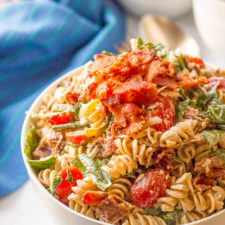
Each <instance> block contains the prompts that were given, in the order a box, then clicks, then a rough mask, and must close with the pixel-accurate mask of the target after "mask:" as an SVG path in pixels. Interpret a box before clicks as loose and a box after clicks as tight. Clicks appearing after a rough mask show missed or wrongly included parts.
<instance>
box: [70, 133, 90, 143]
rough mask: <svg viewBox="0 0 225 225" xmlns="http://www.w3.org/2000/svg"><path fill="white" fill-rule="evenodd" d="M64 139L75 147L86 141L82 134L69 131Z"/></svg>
mask: <svg viewBox="0 0 225 225" xmlns="http://www.w3.org/2000/svg"><path fill="white" fill-rule="evenodd" d="M66 138H67V140H68V141H69V142H71V143H73V144H75V145H80V144H83V143H84V142H85V141H86V140H87V136H86V135H84V134H83V132H82V133H81V132H78V131H75V132H73V131H69V132H67V133H66Z"/></svg>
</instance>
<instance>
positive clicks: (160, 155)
mask: <svg viewBox="0 0 225 225" xmlns="http://www.w3.org/2000/svg"><path fill="white" fill-rule="evenodd" d="M174 156H175V153H174V150H173V149H158V150H157V151H156V152H155V153H154V154H153V165H154V166H155V167H159V168H163V169H166V170H172V169H173V167H172V165H173V162H174Z"/></svg>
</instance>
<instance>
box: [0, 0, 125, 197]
mask: <svg viewBox="0 0 225 225" xmlns="http://www.w3.org/2000/svg"><path fill="white" fill-rule="evenodd" d="M124 24H125V23H124V17H123V14H122V12H121V10H120V9H119V8H118V6H116V5H115V4H114V3H113V2H110V1H103V0H55V1H53V0H49V1H47V0H45V1H41V0H39V1H33V0H32V1H31V0H26V1H13V2H7V3H5V4H1V5H0V129H1V131H0V196H2V195H5V194H8V193H10V192H12V191H14V190H15V189H17V188H19V187H20V186H21V185H22V184H23V183H24V182H25V181H26V180H27V178H28V177H27V174H26V171H25V167H24V164H23V161H22V156H21V153H20V132H21V127H22V123H23V120H24V118H25V111H26V110H28V109H29V107H30V105H31V103H32V101H33V100H34V99H35V97H37V95H38V94H39V93H40V92H41V91H42V90H43V88H44V87H46V86H47V85H48V84H50V83H51V82H52V81H53V80H55V79H56V78H57V77H59V76H60V75H62V74H63V73H65V72H67V71H69V70H71V69H73V68H75V67H77V66H79V65H82V64H83V63H85V62H86V61H88V60H89V59H91V58H92V55H93V54H95V53H100V52H101V51H102V50H107V51H115V49H114V46H115V44H116V43H117V44H118V43H119V42H120V41H121V40H122V39H123V37H124V33H125V25H124Z"/></svg>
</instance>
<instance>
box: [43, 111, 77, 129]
mask: <svg viewBox="0 0 225 225" xmlns="http://www.w3.org/2000/svg"><path fill="white" fill-rule="evenodd" d="M72 118H73V113H72V112H63V113H57V114H52V115H50V116H46V117H45V118H44V121H45V123H47V124H48V125H49V126H54V125H59V124H65V123H69V122H71V120H72Z"/></svg>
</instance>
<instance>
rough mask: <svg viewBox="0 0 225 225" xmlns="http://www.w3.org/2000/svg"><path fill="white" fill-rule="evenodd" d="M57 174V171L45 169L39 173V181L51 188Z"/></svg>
mask: <svg viewBox="0 0 225 225" xmlns="http://www.w3.org/2000/svg"><path fill="white" fill-rule="evenodd" d="M56 174H57V171H56V170H52V169H44V170H41V171H40V172H39V173H38V180H39V181H40V182H41V183H42V184H43V185H44V186H45V187H49V186H50V184H51V183H52V181H53V179H54V176H55V175H56Z"/></svg>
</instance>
